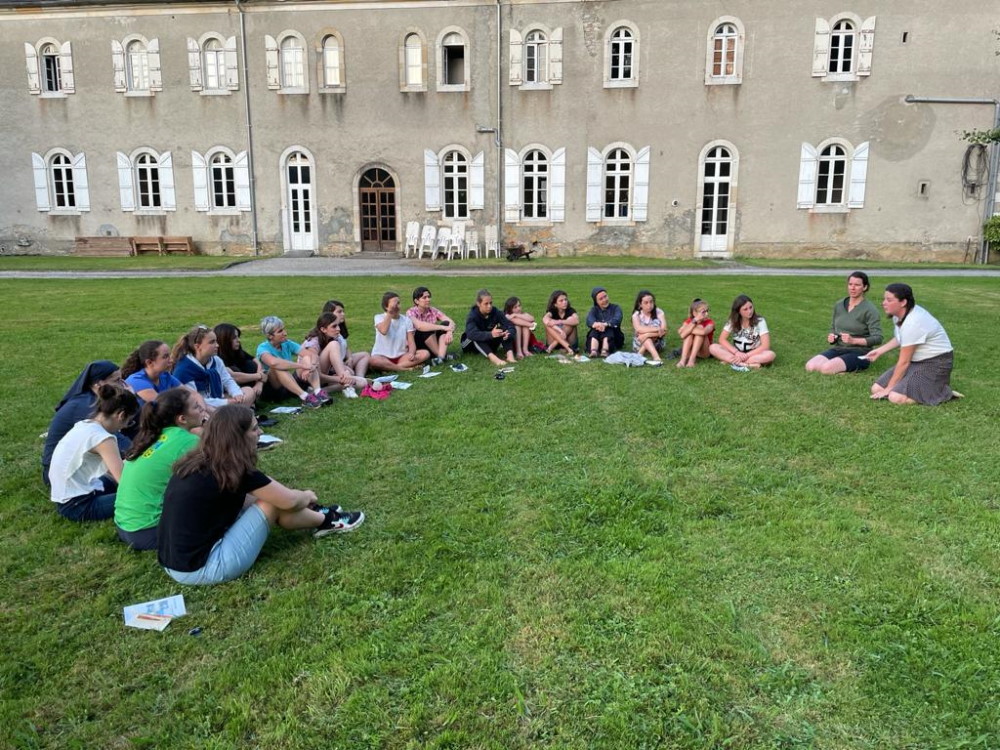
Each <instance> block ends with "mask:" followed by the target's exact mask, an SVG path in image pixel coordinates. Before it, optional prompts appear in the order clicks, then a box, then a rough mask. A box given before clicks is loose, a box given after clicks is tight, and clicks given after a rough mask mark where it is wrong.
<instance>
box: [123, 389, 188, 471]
mask: <svg viewBox="0 0 1000 750" xmlns="http://www.w3.org/2000/svg"><path fill="white" fill-rule="evenodd" d="M194 397H195V396H194V391H192V390H191V389H190V388H184V387H183V386H178V387H177V388H168V389H167V390H165V391H164V392H163V393H161V394H159V395H158V396H157V397H156V401H149V402H147V403H146V405H145V406H143V407H142V411H141V412H140V413H139V433H138V434H137V435H136V436H135V440H133V441H132V445H131V446H130V447H129V449H128V451H126V453H125V460H126V461H134V460H135V459H137V458H139V456H141V455H142V454H143V453H145V452H146V449H147V448H149V447H150V446H151V445H153V444H154V443H155V442H156V441H157V440H159V439H160V435H162V434H163V431H164V430H165V429H167V428H168V427H170V426H171V425H173V424H175V422H176V420H177V417H179V416H180V415H181V414H183V413H184V412H185V411H187V408H188V402H190V400H191V399H192V398H194Z"/></svg>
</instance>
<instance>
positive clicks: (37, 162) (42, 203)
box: [31, 153, 51, 211]
mask: <svg viewBox="0 0 1000 750" xmlns="http://www.w3.org/2000/svg"><path fill="white" fill-rule="evenodd" d="M31 172H32V175H33V176H34V179H35V205H37V206H38V210H39V211H48V210H49V209H50V208H51V206H50V205H49V170H48V169H47V168H46V166H45V159H43V158H42V156H41V154H36V153H32V154H31Z"/></svg>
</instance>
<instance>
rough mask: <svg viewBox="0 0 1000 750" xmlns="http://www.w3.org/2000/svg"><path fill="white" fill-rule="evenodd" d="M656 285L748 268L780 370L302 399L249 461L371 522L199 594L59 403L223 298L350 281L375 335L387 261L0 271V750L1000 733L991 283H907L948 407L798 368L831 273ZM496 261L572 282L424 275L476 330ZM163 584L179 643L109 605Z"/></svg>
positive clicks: (534, 375)
mask: <svg viewBox="0 0 1000 750" xmlns="http://www.w3.org/2000/svg"><path fill="white" fill-rule="evenodd" d="M887 280H888V279H885V280H879V281H880V282H882V281H887ZM903 280H905V277H903ZM420 281H421V280H420V279H418V278H409V279H407V278H401V279H392V280H391V281H390V285H391V286H392V287H394V288H396V289H399V290H400V291H402V292H403V293H404V296H405V295H406V293H407V292H408V290H410V289H411V288H412V287H413V286H416V285H417V284H418V283H420ZM600 281H606V282H607V283H606V286H607V287H608V288H609V291H610V292H611V294H612V297H613V298H615V299H617V300H618V301H619V302H621V303H623V305H624V306H627V307H630V306H631V301H632V299H633V298H634V293H635V291H636V290H637V288H638V287H640V286H644V285H646V283H647V281H648V280H646V279H643V278H642V277H641V276H615V277H613V278H608V279H606V280H602V279H599V278H596V277H586V276H583V277H572V278H568V279H566V280H565V286H566V288H568V290H569V292H570V296H571V299H572V300H573V301H574V303H575V305H576V306H577V307H578V308H585V304H584V302H585V301H586V300H587V293H588V292H589V289H590V287H591V286H592V285H594V284H595V283H598V282H600ZM559 283H560V284H561V283H562V282H559ZM654 283H655V285H656V288H655V291H656V292H657V293H658V295H659V301H660V305H661V306H662V307H664V309H665V310H666V312H667V315H668V318H669V321H670V323H671V325H672V327H676V325H677V323H678V322H679V318H680V316H681V314H682V311H683V308H684V306H685V304H686V302H687V301H688V300H689V299H690V298H691V297H693V296H695V295H699V296H703V297H706V298H708V299H709V300H710V302H711V303H712V306H713V313H714V314H715V317H716V318H717V319H720V318H722V317H723V316H724V311H725V309H726V308H727V307H728V301H729V300H731V299H732V297H733V296H734V295H735V294H736V293H738V292H741V291H744V290H745V291H747V292H749V293H750V294H751V295H752V296H753V297H754V299H755V301H756V302H757V305H758V308H759V309H760V311H761V312H762V313H763V314H764V315H765V316H766V317H767V319H768V322H769V324H770V326H771V328H772V331H773V343H774V346H775V348H776V350H777V351H778V354H779V358H778V362H777V364H776V365H775V366H774V367H773V368H772V369H771V370H769V371H765V372H760V373H753V374H749V375H737V374H735V373H733V372H731V371H730V370H728V369H727V368H724V367H722V366H721V365H711V364H706V365H700V366H699V367H697V368H695V369H694V370H689V371H678V370H676V369H675V368H674V367H673V366H672V363H668V365H667V366H666V367H664V368H661V369H659V370H655V369H652V368H638V369H631V370H626V369H624V368H615V367H612V366H609V365H605V364H603V363H598V362H594V363H590V364H586V365H583V364H573V365H563V364H558V363H557V362H555V361H554V360H548V359H544V358H541V357H534V358H532V359H530V360H529V361H527V362H525V363H522V364H520V365H518V366H517V368H516V370H515V372H514V373H513V374H511V375H509V376H508V377H507V379H506V380H504V381H496V380H494V379H493V377H492V372H491V369H490V368H488V367H487V366H486V365H485V363H484V362H482V361H475V360H471V361H469V364H470V367H471V369H470V370H469V371H468V372H466V373H464V374H456V373H452V372H450V371H446V372H445V373H444V374H443V375H441V376H440V377H437V378H435V379H432V380H415V383H416V384H415V385H414V386H413V388H411V389H410V390H408V391H406V392H400V393H396V394H393V396H392V398H390V399H389V400H388V401H386V402H374V401H371V400H368V399H359V400H357V401H351V402H348V401H343V400H339V399H338V400H337V402H336V403H335V404H334V405H333V406H331V407H330V408H327V409H324V410H322V411H320V412H318V413H315V412H313V413H307V414H302V415H300V416H298V417H294V418H285V419H283V420H282V422H281V423H280V424H279V425H278V426H277V427H276V428H273V429H272V432H274V433H275V434H277V435H279V436H281V437H283V438H284V439H285V443H284V444H283V445H281V446H279V447H278V448H276V449H275V450H273V451H270V452H268V453H265V454H262V456H261V465H262V467H263V468H264V470H265V471H268V472H269V473H272V474H274V475H275V476H276V477H278V478H279V479H281V480H284V481H287V482H288V483H289V484H292V485H293V486H299V487H309V488H313V489H315V490H316V491H317V492H318V493H319V494H320V496H321V497H323V498H325V499H328V500H330V501H336V502H339V503H341V504H343V505H345V506H348V507H360V508H362V509H364V510H365V511H366V513H367V514H368V516H369V520H368V521H367V523H366V524H365V525H364V526H362V527H361V529H360V530H358V531H357V532H356V533H354V534H352V535H349V536H346V537H343V538H334V539H330V538H327V539H324V540H321V541H318V542H316V541H313V540H311V539H309V538H307V537H304V536H303V535H301V534H293V533H287V532H282V531H276V532H274V533H273V534H272V537H271V539H269V541H268V544H267V546H266V547H265V549H264V552H263V555H262V557H261V559H260V560H259V561H258V563H257V565H256V566H255V567H254V568H253V570H252V571H251V573H250V574H249V575H248V576H246V577H245V578H243V579H240V580H239V581H235V582H232V583H229V584H226V585H223V586H218V587H214V588H209V589H181V587H179V586H177V585H176V584H174V583H173V582H171V581H170V580H169V579H168V578H167V577H166V576H165V575H164V574H163V573H162V572H161V571H160V570H159V569H158V568H157V566H156V562H155V559H154V558H153V557H152V556H150V555H149V554H133V553H129V552H127V551H126V550H125V548H124V547H123V546H122V545H121V544H119V543H118V542H117V541H116V540H115V536H114V531H113V528H112V527H111V525H110V524H93V525H86V526H81V525H74V524H71V523H69V522H66V521H63V520H61V519H59V518H58V517H57V516H56V515H55V513H54V512H53V511H52V510H51V508H50V507H49V504H48V500H47V498H46V496H45V494H44V493H43V491H42V485H41V482H40V481H39V479H38V476H37V474H38V468H37V467H38V454H39V451H40V441H39V439H38V437H37V436H38V434H39V433H41V432H42V431H43V430H44V429H45V426H46V423H47V420H48V418H49V416H50V414H51V406H52V404H53V403H54V402H55V401H56V400H57V398H58V396H59V395H60V394H61V392H62V390H63V389H64V388H65V386H66V384H67V383H68V382H69V381H70V380H71V379H72V378H73V376H75V374H76V372H77V371H78V369H79V368H80V367H81V365H82V364H83V363H84V362H85V361H87V360H89V359H92V358H97V357H109V358H112V359H116V360H121V359H122V358H123V357H124V355H125V354H126V353H127V352H128V351H129V350H130V349H131V348H132V347H133V346H134V345H135V344H136V343H138V342H139V341H140V340H142V339H143V338H146V337H149V336H155V337H160V338H165V339H168V340H169V339H172V338H173V337H174V336H175V335H177V334H178V333H179V332H181V331H182V330H184V329H185V328H187V327H188V326H189V325H191V324H192V323H195V322H206V323H215V322H218V321H220V320H231V321H234V322H237V323H239V324H242V325H244V326H246V328H247V331H246V336H245V338H246V341H247V343H248V345H250V346H253V345H255V344H256V342H257V340H258V337H257V336H256V335H255V334H254V332H253V330H252V323H253V321H255V320H257V319H259V317H260V316H261V315H264V314H271V313H276V314H279V315H281V316H283V317H284V318H285V320H286V323H287V324H288V326H289V330H290V331H291V332H293V333H294V334H295V335H296V336H298V337H300V336H301V333H302V332H304V330H305V329H306V328H307V327H308V326H309V325H310V324H311V323H312V319H313V317H314V315H315V313H316V312H317V311H318V308H319V307H320V305H321V304H322V302H323V301H324V300H325V299H328V298H330V297H338V298H340V299H342V300H344V301H345V302H346V304H347V307H348V315H349V322H350V324H351V329H352V337H351V340H352V342H353V344H354V346H355V347H359V348H360V347H364V346H366V345H368V344H370V342H371V338H372V337H371V327H370V323H369V322H368V321H370V320H371V317H370V316H371V315H372V314H373V313H374V312H375V311H376V309H377V300H378V297H379V296H380V294H381V292H382V291H384V288H385V286H386V280H384V279H375V278H351V279H334V278H309V279H177V280H167V281H164V280H158V279H157V280H153V279H149V280H137V279H129V280H112V281H34V280H24V281H4V282H0V288H2V291H3V294H4V298H5V300H6V304H7V309H8V311H9V312H8V320H7V324H8V331H7V335H6V336H5V337H4V340H3V344H2V345H0V346H2V347H3V350H2V355H3V361H4V362H5V372H4V377H3V378H2V379H0V399H2V402H3V404H4V419H3V420H0V437H2V444H3V448H2V449H0V456H2V459H0V460H2V467H3V471H2V478H0V525H2V528H3V532H2V541H0V549H2V555H0V601H2V602H3V604H2V606H0V632H3V633H4V642H5V649H4V656H3V659H2V662H0V693H2V696H3V701H2V705H0V727H3V728H4V731H2V732H0V745H3V746H10V747H52V748H64V747H81V748H83V747H87V748H90V747H168V746H176V747H198V748H203V747H207V748H236V747H241V748H242V747H261V748H314V747H315V748H329V747H337V748H375V747H379V748H383V747H384V748H416V747H434V748H549V747H551V748H642V747H646V748H653V747H670V748H699V749H700V748H715V747H728V748H754V749H756V748H795V747H807V748H958V747H982V748H992V747H997V746H1000V730H998V727H1000V709H998V701H997V698H998V690H1000V666H998V665H1000V639H998V630H1000V606H998V604H997V601H998V596H997V594H998V591H997V579H998V568H1000V562H998V555H997V551H998V543H997V534H996V529H997V511H998V508H1000V501H998V497H997V487H998V478H1000V470H998V466H1000V450H998V448H997V441H996V439H995V431H996V423H997V403H998V402H997V399H996V396H995V387H996V377H995V367H994V363H995V362H996V361H997V354H998V351H997V350H998V343H997V339H996V337H994V336H989V335H987V336H984V335H983V330H984V327H986V326H984V322H985V321H988V320H991V319H995V318H996V316H997V311H998V309H1000V292H998V290H997V286H996V283H995V282H994V281H991V280H983V279H918V280H916V281H915V282H914V286H915V290H916V294H917V299H918V302H920V303H921V304H925V305H926V306H927V307H928V309H930V310H931V311H932V312H933V313H934V314H935V315H937V316H938V317H939V318H940V319H941V320H942V321H943V322H944V324H945V326H946V327H947V328H948V331H949V334H950V335H951V337H952V340H953V342H954V344H955V346H956V350H957V357H956V360H957V364H956V374H955V385H956V387H957V388H958V389H959V390H961V391H962V392H964V393H965V394H966V396H967V397H966V398H965V399H964V400H962V401H958V402H953V403H950V404H947V405H944V406H941V407H938V408H933V409H931V408H917V407H914V408H893V407H891V406H889V405H887V404H885V403H873V402H870V401H869V400H868V399H867V390H868V387H869V385H870V383H871V381H872V379H873V377H874V373H871V374H869V373H866V374H862V375H857V376H850V377H837V378H821V377H818V376H809V375H807V374H806V373H804V372H803V371H802V363H803V362H804V361H805V359H806V358H807V357H808V356H809V355H811V354H813V353H815V352H816V351H818V350H820V349H821V348H822V347H823V344H822V334H823V331H824V329H825V326H826V324H827V321H828V318H829V308H830V306H831V304H832V302H833V299H834V298H835V297H837V296H838V295H839V294H841V293H842V283H841V281H839V280H838V281H834V280H831V279H822V278H821V279H810V278H798V279H795V280H794V282H792V283H790V282H789V280H787V279H773V278H755V277H749V276H748V277H745V278H740V279H737V278H731V277H726V278H718V279H708V278H703V277H684V276H681V277H676V278H670V279H669V280H666V279H658V280H654ZM481 285H482V286H488V287H489V288H490V289H491V290H492V291H493V294H494V296H495V298H496V299H498V300H502V299H504V298H505V297H506V296H507V295H509V294H514V293H516V294H518V295H519V296H521V297H522V298H523V299H524V300H525V305H526V307H527V309H528V310H529V311H533V312H536V313H539V312H541V305H542V303H543V301H544V299H545V297H547V295H548V292H549V291H550V290H551V287H552V286H553V285H554V281H553V279H551V278H533V277H516V278H489V277H486V278H482V279H476V278H464V279H445V278H435V279H433V280H432V283H430V286H431V288H432V290H433V292H434V299H435V304H436V305H438V306H439V307H442V308H443V309H444V310H446V311H447V312H448V313H449V314H451V315H453V316H454V317H456V318H457V319H459V320H461V319H462V318H463V317H464V313H465V311H466V310H467V309H468V305H469V304H470V303H471V298H472V296H473V294H474V292H475V290H476V288H478V287H479V286H481ZM880 364H885V360H883V362H882V363H880ZM178 592H183V593H184V595H185V599H186V601H187V606H188V610H189V612H190V615H189V616H188V617H186V618H184V619H183V620H179V621H178V622H175V623H174V624H172V625H171V626H170V627H169V628H168V629H167V630H166V631H165V632H164V633H159V634H158V633H152V632H143V631H133V630H129V629H126V628H124V627H123V625H122V622H121V608H122V606H124V605H126V604H130V603H134V602H138V601H144V600H146V599H150V598H154V597H159V596H164V595H168V594H172V593H178ZM194 626H200V627H202V629H203V631H202V635H200V636H199V637H192V636H189V635H188V634H187V631H188V629H189V628H190V627H194Z"/></svg>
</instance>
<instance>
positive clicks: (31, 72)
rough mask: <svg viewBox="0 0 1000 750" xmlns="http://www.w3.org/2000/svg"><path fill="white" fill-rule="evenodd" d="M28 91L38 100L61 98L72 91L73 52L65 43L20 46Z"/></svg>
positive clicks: (55, 42)
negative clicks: (40, 98)
mask: <svg viewBox="0 0 1000 750" xmlns="http://www.w3.org/2000/svg"><path fill="white" fill-rule="evenodd" d="M24 59H25V66H26V67H27V70H28V91H29V92H30V93H31V94H37V95H39V96H42V97H61V96H66V95H67V94H72V93H74V92H75V91H76V85H75V81H74V75H73V49H72V45H71V44H70V43H69V42H63V43H61V44H60V43H59V42H58V41H56V40H55V39H42V40H40V41H39V42H38V44H37V45H31V44H29V43H28V42H25V43H24Z"/></svg>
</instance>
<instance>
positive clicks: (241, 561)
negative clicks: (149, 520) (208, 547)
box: [164, 504, 271, 586]
mask: <svg viewBox="0 0 1000 750" xmlns="http://www.w3.org/2000/svg"><path fill="white" fill-rule="evenodd" d="M270 530H271V524H270V523H269V522H268V520H267V516H265V515H264V511H262V510H261V509H260V508H259V507H257V505H256V504H254V505H251V506H250V507H248V508H244V509H243V510H242V511H240V515H239V517H238V518H237V519H236V522H235V523H234V524H233V525H232V526H230V527H229V528H228V529H226V533H225V534H224V535H223V536H222V539H220V540H219V541H217V542H216V543H215V546H214V547H212V551H211V552H209V553H208V560H206V561H205V564H204V565H203V566H202V567H201V568H200V569H199V570H195V571H192V572H190V573H187V572H184V571H181V570H171V569H170V568H164V570H165V571H167V575H168V576H170V577H171V578H173V579H174V580H175V581H177V583H185V584H188V585H190V586H208V585H210V584H213V583H224V582H225V581H231V580H233V579H234V578H239V577H240V576H241V575H243V574H244V573H246V572H247V571H248V570H250V568H251V567H252V566H253V564H254V562H255V561H256V560H257V555H259V554H260V551H261V549H262V548H263V547H264V542H266V541H267V535H268V532H269V531H270Z"/></svg>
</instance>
